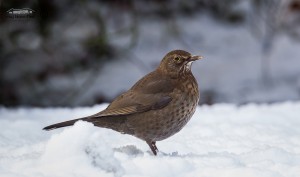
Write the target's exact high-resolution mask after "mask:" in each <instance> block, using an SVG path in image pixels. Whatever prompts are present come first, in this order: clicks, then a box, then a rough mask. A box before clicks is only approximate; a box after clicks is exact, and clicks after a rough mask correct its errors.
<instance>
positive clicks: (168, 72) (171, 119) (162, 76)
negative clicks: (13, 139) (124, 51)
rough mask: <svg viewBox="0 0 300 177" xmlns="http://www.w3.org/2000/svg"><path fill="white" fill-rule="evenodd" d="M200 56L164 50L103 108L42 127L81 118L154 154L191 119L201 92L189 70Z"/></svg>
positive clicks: (69, 122)
mask: <svg viewBox="0 0 300 177" xmlns="http://www.w3.org/2000/svg"><path fill="white" fill-rule="evenodd" d="M199 59H202V56H197V55H191V54H190V53H189V52H187V51H184V50H173V51H170V52H169V53H167V54H166V55H165V56H164V57H163V59H162V60H161V62H160V64H159V66H158V67H157V68H156V69H155V70H154V71H152V72H150V73H149V74H147V75H145V76H144V77H143V78H141V79H140V80H139V81H137V82H136V83H135V84H134V85H133V86H132V87H131V88H130V89H129V90H128V91H126V92H124V93H123V94H121V95H120V96H118V97H116V98H115V99H114V100H113V101H112V102H111V103H110V104H109V105H108V107H107V108H106V109H104V110H102V111H100V112H98V113H96V114H93V115H90V116H87V117H82V118H77V119H73V120H69V121H65V122H61V123H57V124H53V125H49V126H47V127H45V128H43V130H52V129H57V128H61V127H67V126H72V125H74V124H75V122H77V121H79V120H82V121H87V122H91V123H92V124H94V126H97V127H101V128H108V129H112V130H115V131H117V132H120V133H122V134H129V135H132V136H135V137H137V138H139V139H141V140H144V141H145V142H146V143H147V144H148V146H149V147H150V149H151V151H152V152H153V154H154V155H155V156H156V155H157V153H158V152H159V150H158V148H157V146H156V142H157V141H161V140H164V139H166V138H169V137H170V136H172V135H174V134H176V133H177V132H179V131H180V130H181V129H182V128H183V127H184V126H185V125H186V124H187V122H188V121H189V120H190V119H191V117H192V116H193V114H194V112H195V110H196V107H197V105H198V102H199V99H200V95H199V89H198V83H197V81H196V79H195V77H194V76H193V74H192V72H191V65H192V63H193V62H194V61H196V60H199Z"/></svg>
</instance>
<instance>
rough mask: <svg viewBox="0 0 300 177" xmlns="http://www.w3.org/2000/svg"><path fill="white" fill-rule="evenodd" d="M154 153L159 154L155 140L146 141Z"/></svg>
mask: <svg viewBox="0 0 300 177" xmlns="http://www.w3.org/2000/svg"><path fill="white" fill-rule="evenodd" d="M146 142H147V144H148V145H149V147H150V149H151V151H152V152H153V154H154V155H157V152H158V149H157V147H156V144H155V143H156V142H155V141H146Z"/></svg>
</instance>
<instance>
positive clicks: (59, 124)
mask: <svg viewBox="0 0 300 177" xmlns="http://www.w3.org/2000/svg"><path fill="white" fill-rule="evenodd" d="M84 119H86V118H80V119H74V120H69V121H66V122H61V123H57V124H53V125H49V126H47V127H45V128H43V130H53V129H57V128H61V127H67V126H71V125H74V124H75V122H77V121H79V120H84Z"/></svg>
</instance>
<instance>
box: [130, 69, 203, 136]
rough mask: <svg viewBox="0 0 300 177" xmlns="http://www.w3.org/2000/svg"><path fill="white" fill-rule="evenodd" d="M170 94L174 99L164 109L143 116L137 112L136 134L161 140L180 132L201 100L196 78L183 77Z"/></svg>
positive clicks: (132, 121) (135, 120) (134, 119)
mask: <svg viewBox="0 0 300 177" xmlns="http://www.w3.org/2000/svg"><path fill="white" fill-rule="evenodd" d="M191 77H192V78H191ZM170 96H171V97H172V98H173V99H172V101H171V102H170V103H169V105H167V106H166V107H164V108H163V109H160V110H152V111H149V112H146V113H143V117H140V116H139V115H138V114H137V115H136V116H135V118H133V119H131V124H134V125H133V126H132V127H135V130H134V136H136V137H138V138H140V139H143V140H146V141H147V140H151V141H160V140H163V139H166V138H168V137H170V136H172V135H174V134H175V133H177V132H179V131H180V130H181V129H182V128H183V127H184V126H185V125H186V124H187V122H188V121H189V120H190V119H191V117H192V115H193V114H194V112H195V110H196V107H197V105H198V101H199V91H198V85H197V82H196V80H195V78H194V77H193V76H192V75H190V76H188V78H183V79H182V80H181V84H179V87H177V88H174V90H173V92H172V93H171V95H170Z"/></svg>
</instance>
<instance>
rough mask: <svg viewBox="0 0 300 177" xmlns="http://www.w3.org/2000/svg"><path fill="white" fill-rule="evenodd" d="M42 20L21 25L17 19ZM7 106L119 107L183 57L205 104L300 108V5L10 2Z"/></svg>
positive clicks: (5, 36) (3, 69)
mask: <svg viewBox="0 0 300 177" xmlns="http://www.w3.org/2000/svg"><path fill="white" fill-rule="evenodd" d="M23 8H28V9H31V10H32V11H33V14H31V15H30V16H26V17H24V16H23V17H16V16H11V15H10V14H9V12H10V11H9V10H11V9H23ZM0 10H1V17H0V105H2V106H8V107H16V106H37V107H49V106H51V107H57V106H60V107H74V106H90V105H94V104H99V103H103V102H110V101H111V100H112V99H113V98H115V97H116V96H118V95H119V94H120V93H122V92H124V91H126V90H127V89H129V88H130V87H131V86H132V85H133V84H134V83H135V82H136V81H137V80H138V79H140V78H141V77H142V76H144V75H145V74H147V73H148V72H150V71H152V70H153V69H155V68H156V67H157V65H158V64H159V62H160V60H161V59H162V58H163V56H164V55H165V54H166V53H167V52H169V51H170V50H174V49H183V50H187V51H189V52H190V53H192V54H197V55H202V56H203V57H204V59H203V60H201V61H199V62H196V63H194V64H193V73H194V75H195V77H196V79H197V80H198V84H199V87H200V92H201V102H200V104H214V103H234V104H246V103H249V102H254V103H273V102H283V101H295V100H299V99H300V77H299V76H300V0H222V1H218V0H173V1H172V0H152V1H151V0H139V1H135V0H90V1H87V0H86V1H85V0H82V1H71V0H65V1H59V0H43V1H34V0H10V1H8V0H4V1H3V0H2V1H1V0H0Z"/></svg>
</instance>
